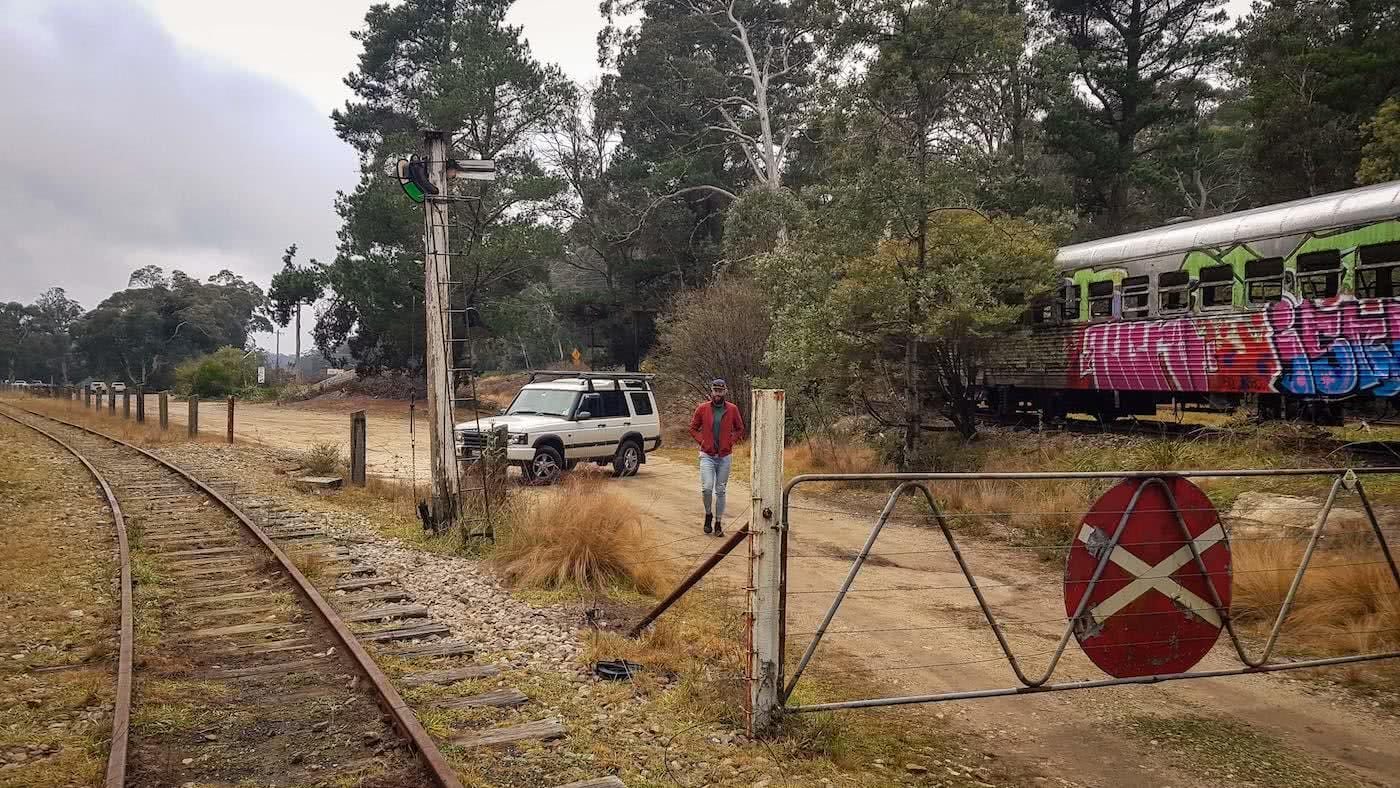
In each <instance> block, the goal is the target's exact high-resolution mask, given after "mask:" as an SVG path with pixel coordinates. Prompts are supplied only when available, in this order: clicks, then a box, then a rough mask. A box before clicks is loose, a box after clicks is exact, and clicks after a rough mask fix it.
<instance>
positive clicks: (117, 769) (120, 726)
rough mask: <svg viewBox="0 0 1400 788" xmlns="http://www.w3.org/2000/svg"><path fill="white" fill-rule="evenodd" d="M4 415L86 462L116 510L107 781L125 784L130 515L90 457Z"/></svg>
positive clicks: (116, 786)
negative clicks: (113, 682) (116, 591)
mask: <svg viewBox="0 0 1400 788" xmlns="http://www.w3.org/2000/svg"><path fill="white" fill-rule="evenodd" d="M0 416H4V417H5V418H7V419H9V420H10V421H13V422H14V423H16V424H19V425H20V426H23V427H28V428H29V429H31V430H34V431H35V432H37V433H39V434H40V435H43V436H44V437H45V438H48V439H49V440H51V441H53V442H54V443H57V444H58V445H59V446H62V447H63V448H64V449H65V450H66V451H67V452H68V453H69V454H71V455H73V457H74V458H75V459H77V461H78V462H80V463H82V464H83V467H84V468H87V470H88V473H90V474H92V478H93V480H94V481H96V482H97V486H98V487H99V488H100V489H101V490H102V495H103V497H104V498H106V499H107V507H108V508H109V509H111V510H112V520H113V523H114V525H115V527H116V531H117V560H118V561H119V562H120V564H121V624H120V629H119V635H120V641H121V642H120V645H119V646H118V650H117V692H116V698H115V700H114V703H113V706H112V746H111V749H110V751H109V752H108V754H107V776H106V779H105V782H104V785H105V786H106V788H122V785H123V784H124V783H125V782H126V743H127V739H128V737H129V735H130V732H131V667H132V657H133V654H134V651H135V636H134V632H133V623H132V612H131V553H130V550H129V549H128V547H127V540H126V518H125V517H124V516H123V515H122V507H121V505H120V504H119V503H117V496H116V494H115V493H113V492H112V486H111V485H110V484H108V483H107V479H106V478H104V477H103V476H102V474H101V473H99V472H98V470H97V468H96V467H95V466H94V465H93V464H92V463H91V462H89V461H88V458H87V457H84V456H83V455H82V454H81V453H79V452H78V450H77V449H75V448H73V447H72V446H70V445H68V443H67V442H66V441H64V440H63V439H62V438H60V437H58V436H57V435H54V434H53V433H51V432H49V431H48V430H45V429H43V428H42V427H36V426H34V425H33V424H30V423H28V422H25V421H21V420H20V419H17V418H15V417H14V416H11V415H10V414H8V413H4V412H0Z"/></svg>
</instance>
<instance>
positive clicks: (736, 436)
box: [690, 400, 744, 457]
mask: <svg viewBox="0 0 1400 788" xmlns="http://www.w3.org/2000/svg"><path fill="white" fill-rule="evenodd" d="M690 437H692V438H694V439H695V442H696V443H698V444H700V451H703V452H705V453H706V454H708V455H710V456H711V457H728V456H729V455H730V453H731V452H733V451H734V444H736V443H738V442H739V440H740V439H742V438H743V437H744V419H743V417H742V416H740V415H739V406H738V405H735V404H734V403H732V402H726V403H724V415H723V416H721V417H720V423H719V451H715V446H714V442H715V408H714V406H713V405H711V404H710V401H709V400H705V401H704V402H702V403H700V405H699V406H698V407H697V408H696V409H695V415H694V416H691V417H690Z"/></svg>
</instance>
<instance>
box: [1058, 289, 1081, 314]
mask: <svg viewBox="0 0 1400 788" xmlns="http://www.w3.org/2000/svg"><path fill="white" fill-rule="evenodd" d="M1060 319H1061V320H1078V319H1079V283H1077V282H1074V281H1072V280H1069V279H1066V280H1065V284H1064V287H1061V288H1060Z"/></svg>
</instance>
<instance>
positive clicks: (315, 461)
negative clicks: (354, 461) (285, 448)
mask: <svg viewBox="0 0 1400 788" xmlns="http://www.w3.org/2000/svg"><path fill="white" fill-rule="evenodd" d="M344 464H345V459H344V456H343V455H341V453H340V444H338V443H334V442H332V441H318V442H317V443H314V444H312V446H311V448H310V449H308V450H306V451H305V452H303V453H302V455H301V465H302V467H303V468H305V469H306V471H307V472H308V473H312V474H315V475H317V476H330V475H331V474H334V473H339V472H340V469H341V466H343V465H344Z"/></svg>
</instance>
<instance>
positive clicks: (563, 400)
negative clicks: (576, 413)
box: [507, 389, 578, 416]
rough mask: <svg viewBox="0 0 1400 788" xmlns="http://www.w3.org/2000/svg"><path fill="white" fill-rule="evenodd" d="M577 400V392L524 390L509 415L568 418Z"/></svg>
mask: <svg viewBox="0 0 1400 788" xmlns="http://www.w3.org/2000/svg"><path fill="white" fill-rule="evenodd" d="M577 399H578V392H577V391H561V390H558V389H524V390H522V391H521V392H520V393H519V394H518V395H516V397H515V402H512V403H511V405H510V410H509V411H507V413H508V414H509V415H511V416H535V415H539V416H567V415H569V411H571V410H573V408H574V402H575V401H576V400H577Z"/></svg>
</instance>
